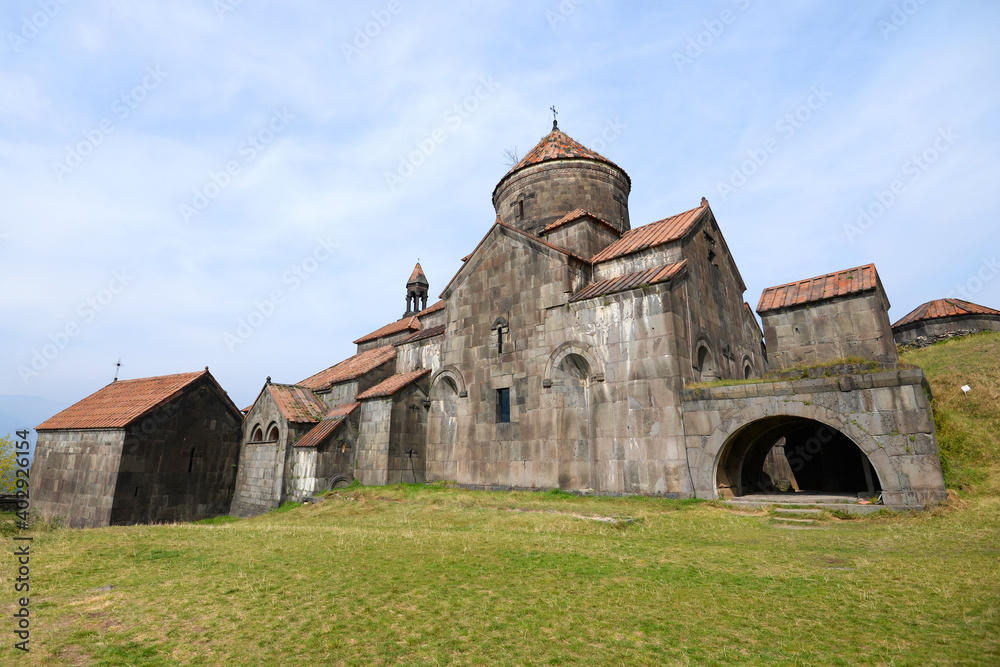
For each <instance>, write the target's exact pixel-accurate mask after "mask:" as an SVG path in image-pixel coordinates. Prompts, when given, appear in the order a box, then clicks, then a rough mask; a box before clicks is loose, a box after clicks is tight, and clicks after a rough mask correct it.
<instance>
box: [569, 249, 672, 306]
mask: <svg viewBox="0 0 1000 667" xmlns="http://www.w3.org/2000/svg"><path fill="white" fill-rule="evenodd" d="M686 268H687V260H686V259H685V260H682V261H680V262H674V263H673V264H667V265H665V266H658V267H656V268H653V269H647V270H646V271H637V272H635V273H629V274H627V275H624V276H621V277H618V278H609V279H607V280H602V281H600V282H597V283H593V284H591V285H587V286H586V287H584V288H583V289H582V290H580V291H579V292H577V293H576V294H574V295H573V296H572V297H571V298H570V301H583V300H585V299H593V298H594V297H598V296H604V295H605V294H614V293H616V292H625V291H627V290H631V289H635V288H637V287H642V286H643V285H655V284H657V283H665V282H668V281H670V280H673V279H674V278H676V277H677V276H679V275H681V274H682V273H683V272H684V270H685V269H686Z"/></svg>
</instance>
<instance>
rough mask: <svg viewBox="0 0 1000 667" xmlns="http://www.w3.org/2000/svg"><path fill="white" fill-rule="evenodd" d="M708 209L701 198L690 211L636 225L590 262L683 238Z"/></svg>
mask: <svg viewBox="0 0 1000 667" xmlns="http://www.w3.org/2000/svg"><path fill="white" fill-rule="evenodd" d="M707 211H708V202H707V201H705V200H704V199H702V203H701V206H699V207H698V208H693V209H691V210H690V211H684V212H683V213H678V214H677V215H674V216H671V217H669V218H664V219H663V220H658V221H657V222H651V223H649V224H648V225H643V226H642V227H636V228H635V229H632V230H629V231H627V232H625V233H624V234H622V237H621V238H620V239H618V240H617V241H615V242H614V243H612V244H611V245H609V246H608V247H607V248H605V249H604V250H602V251H601V252H599V253H597V254H596V255H594V256H593V258H591V260H590V261H591V262H594V263H595V264H596V263H598V262H606V261H608V260H610V259H615V258H617V257H623V256H625V255H630V254H632V253H634V252H639V251H640V250H645V249H647V248H653V247H655V246H659V245H663V244H665V243H670V242H672V241H676V240H678V239H680V238H683V237H684V235H685V234H687V233H688V232H689V231H690V230H691V228H692V227H694V225H695V224H696V223H697V222H698V221H699V220H701V217H702V216H703V215H704V214H705V213H706V212H707Z"/></svg>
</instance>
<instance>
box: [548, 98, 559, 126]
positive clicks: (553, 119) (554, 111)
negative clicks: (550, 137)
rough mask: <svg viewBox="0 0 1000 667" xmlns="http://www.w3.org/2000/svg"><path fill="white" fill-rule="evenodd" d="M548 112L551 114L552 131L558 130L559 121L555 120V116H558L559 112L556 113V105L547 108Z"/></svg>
mask: <svg viewBox="0 0 1000 667" xmlns="http://www.w3.org/2000/svg"><path fill="white" fill-rule="evenodd" d="M549 111H551V112H552V129H553V130H558V129H559V121H558V120H556V116H558V115H559V112H558V111H556V105H554V104H553V105H552V106H550V107H549Z"/></svg>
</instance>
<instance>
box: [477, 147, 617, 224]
mask: <svg viewBox="0 0 1000 667" xmlns="http://www.w3.org/2000/svg"><path fill="white" fill-rule="evenodd" d="M630 190H631V183H629V180H628V176H626V175H625V172H624V171H622V170H621V169H618V168H617V167H614V166H612V165H609V164H606V163H602V162H594V161H590V160H583V159H572V160H553V161H550V162H543V163H540V164H536V165H532V166H529V167H526V168H524V169H521V170H520V171H518V172H515V173H514V174H511V175H510V176H507V177H505V178H504V179H503V180H502V181H500V183H499V184H498V185H497V188H496V190H495V191H494V193H493V207H494V208H495V209H496V212H497V215H499V216H500V221H501V222H503V223H504V224H505V225H509V226H511V227H515V228H517V229H520V230H523V231H526V232H530V233H532V234H535V235H537V234H538V233H540V232H541V230H543V229H545V227H547V226H548V225H550V224H552V223H553V222H555V221H556V220H558V219H559V218H561V217H563V216H564V215H566V214H567V213H570V212H572V211H573V210H575V209H577V208H582V209H584V210H586V211H587V212H588V213H591V214H592V215H596V216H597V217H598V218H601V219H602V220H606V221H607V222H609V223H611V224H612V225H614V226H615V227H616V228H618V229H619V230H621V231H625V230H627V229H629V228H630V227H629V215H628V194H629V191H630ZM519 201H522V202H523V209H524V217H523V218H520V217H519V212H520V209H521V206H520V205H519V203H518V202H519Z"/></svg>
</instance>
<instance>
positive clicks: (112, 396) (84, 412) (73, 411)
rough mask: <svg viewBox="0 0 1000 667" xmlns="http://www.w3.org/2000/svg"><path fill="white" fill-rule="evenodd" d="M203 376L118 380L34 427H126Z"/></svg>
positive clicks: (186, 374)
mask: <svg viewBox="0 0 1000 667" xmlns="http://www.w3.org/2000/svg"><path fill="white" fill-rule="evenodd" d="M204 376H209V377H211V375H209V373H208V371H207V370H204V371H200V372H197V373H179V374H177V375H161V376H158V377H151V378H141V379H137V380H118V381H117V382H112V383H111V384H109V385H107V386H106V387H104V388H103V389H99V390H98V391H96V392H94V393H93V394H91V395H90V396H88V397H87V398H85V399H83V400H82V401H80V402H78V403H74V404H73V405H71V406H69V407H68V408H66V409H65V410H63V411H62V412H60V413H59V414H57V415H55V416H54V417H50V418H49V419H47V420H45V421H44V422H42V423H41V424H39V425H38V426H37V427H35V430H37V431H54V430H60V429H87V428H93V429H112V428H125V427H126V426H128V425H129V424H131V423H132V422H134V421H136V420H137V419H139V418H140V417H142V416H143V415H145V414H146V413H148V412H150V411H152V410H154V409H156V408H158V407H159V406H161V405H164V404H166V403H168V402H170V401H171V400H173V399H174V398H176V397H177V396H180V394H181V392H182V391H183V390H184V388H185V387H187V386H188V385H190V384H191V383H192V382H194V381H195V380H197V379H199V378H201V377H204ZM213 381H214V380H213Z"/></svg>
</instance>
